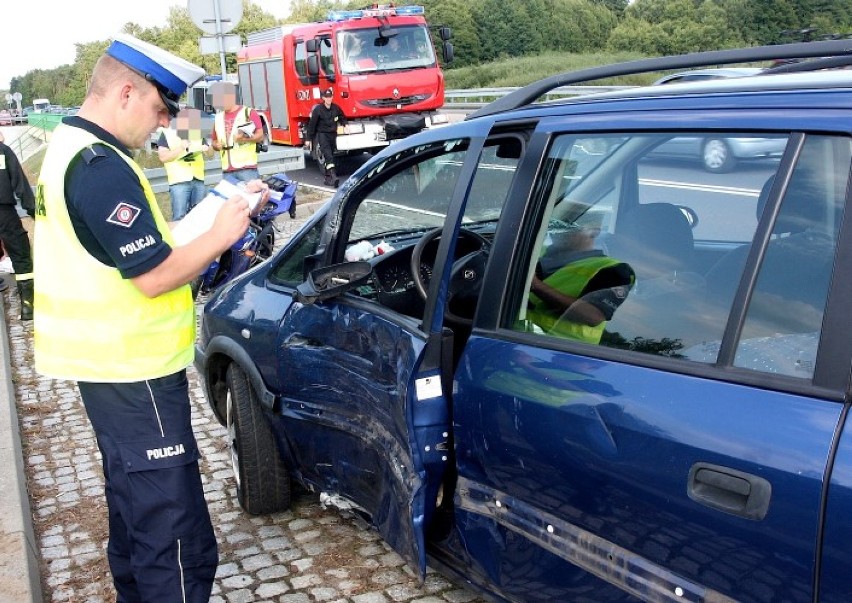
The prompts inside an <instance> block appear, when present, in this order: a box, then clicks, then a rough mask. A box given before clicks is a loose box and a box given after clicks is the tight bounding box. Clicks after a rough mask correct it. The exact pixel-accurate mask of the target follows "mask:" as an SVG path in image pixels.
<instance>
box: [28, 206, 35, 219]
mask: <svg viewBox="0 0 852 603" xmlns="http://www.w3.org/2000/svg"><path fill="white" fill-rule="evenodd" d="M27 215H28V216H29V217H30V218H33V219H35V207H31V208H29V209H27Z"/></svg>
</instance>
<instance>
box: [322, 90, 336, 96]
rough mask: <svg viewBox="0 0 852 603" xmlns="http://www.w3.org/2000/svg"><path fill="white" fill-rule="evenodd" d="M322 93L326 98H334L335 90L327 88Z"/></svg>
mask: <svg viewBox="0 0 852 603" xmlns="http://www.w3.org/2000/svg"><path fill="white" fill-rule="evenodd" d="M322 95H323V96H324V97H325V98H332V97H333V96H334V90H332V89H331V88H326V89H325V91H324V92H323V93H322Z"/></svg>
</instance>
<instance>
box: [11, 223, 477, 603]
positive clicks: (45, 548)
mask: <svg viewBox="0 0 852 603" xmlns="http://www.w3.org/2000/svg"><path fill="white" fill-rule="evenodd" d="M300 211H301V210H300ZM297 226H298V223H291V224H288V225H287V226H286V227H285V228H284V231H285V236H286V234H288V233H287V231H288V230H290V231H292V230H294V229H295V227H297ZM9 291H10V292H7V293H5V294H4V295H6V296H7V297H6V299H7V302H8V303H7V305H6V307H7V324H8V328H9V340H10V347H11V356H12V357H11V359H10V360H11V366H12V374H13V376H14V377H13V378H14V381H15V393H16V398H17V408H18V415H19V421H20V424H21V439H22V441H23V448H24V463H25V466H26V472H27V482H28V488H29V492H30V504H31V507H32V512H33V516H34V517H33V523H34V529H35V533H36V539H37V541H38V543H39V547H40V552H41V558H42V560H41V574H42V589H43V592H44V600H45V601H50V602H54V601H56V602H60V601H61V602H74V603H76V602H80V603H82V602H86V603H100V602H106V601H114V600H115V593H114V591H113V589H112V581H111V577H110V575H109V571H108V567H107V564H106V560H105V553H104V551H105V548H106V537H107V527H106V508H105V503H104V499H103V474H102V471H101V463H100V454H99V452H98V449H97V445H96V442H95V438H94V434H93V432H92V431H91V428H90V426H89V423H88V420H87V418H86V414H85V411H84V409H83V404H82V401H81V399H80V396H79V393H78V391H77V388H76V386H75V385H74V384H73V383H70V382H65V381H55V380H51V379H47V378H44V377H41V376H39V375H37V374H36V373H35V372H34V371H33V369H32V326H31V324H32V323H28V324H27V325H26V326H24V325H22V323H21V321H20V320H18V315H19V314H18V313H19V305H18V300H17V296H16V295H15V293H14V288H13V287H10V289H9ZM189 379H190V390H191V391H190V393H191V399H192V404H193V427H194V430H195V433H196V437H197V439H198V443H199V448H200V450H201V452H202V455H203V459H202V461H201V473H202V476H203V480H204V488H205V492H206V496H207V501H208V504H209V508H210V513H211V516H212V519H213V524H214V526H215V528H216V534H217V538H218V542H219V555H220V563H219V569H218V571H217V574H216V582H215V585H214V588H213V597H212V599H211V601H213V602H214V603H218V602H222V603H224V602H227V603H240V602H250V601H251V602H267V601H269V602H273V601H274V602H280V603H284V602H286V603H308V602H313V601H318V602H343V601H346V602H351V603H392V602H416V603H441V602H450V603H465V602H473V601H479V600H481V599H479V598H478V597H477V596H476V595H475V594H474V593H472V592H471V591H468V590H465V589H462V588H459V587H457V586H455V585H453V584H452V583H450V582H449V581H448V580H447V579H445V578H444V577H443V576H441V575H440V574H438V573H436V572H434V571H432V570H430V571H429V573H428V574H427V576H426V580H425V581H424V582H422V583H421V581H420V579H419V577H417V576H415V575H414V573H413V572H412V570H411V569H410V568H408V566H407V565H406V564H405V563H404V562H403V560H402V558H400V557H399V556H398V555H397V554H396V553H394V552H393V551H392V550H391V549H390V548H389V547H388V546H387V544H385V542H384V541H383V540H382V539H381V537H380V535H379V534H378V533H377V532H376V531H375V530H374V529H373V528H372V527H370V526H369V524H367V523H366V522H365V521H363V520H362V519H361V518H360V517H358V516H356V515H353V514H350V513H348V512H346V511H339V510H337V509H334V508H328V509H325V508H323V507H322V506H321V505H320V504H319V500H318V497H317V496H315V495H312V494H307V493H303V494H298V495H297V496H294V501H293V505H292V508H291V509H290V510H289V511H287V512H284V513H278V514H274V515H269V516H250V515H248V514H247V513H245V512H244V511H242V510H241V509H240V507H239V504H238V502H237V497H236V489H235V485H234V479H233V474H232V472H231V468H230V461H229V455H228V451H227V448H226V446H225V430H224V428H223V427H222V426H221V425H219V423H218V422H217V421H216V419H215V418H214V417H213V414H212V412H211V411H210V410H209V408H208V406H207V402H206V400H205V398H204V394H203V390H202V387H201V383H200V380H199V378H198V374H197V373H196V372H195V370H194V369H192V368H190V369H189Z"/></svg>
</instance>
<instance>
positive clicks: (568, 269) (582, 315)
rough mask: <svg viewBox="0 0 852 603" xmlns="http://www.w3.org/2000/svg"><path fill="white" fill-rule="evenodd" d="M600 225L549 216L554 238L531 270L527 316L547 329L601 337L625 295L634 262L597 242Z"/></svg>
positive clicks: (578, 336)
mask: <svg viewBox="0 0 852 603" xmlns="http://www.w3.org/2000/svg"><path fill="white" fill-rule="evenodd" d="M599 234H600V228H599V227H598V226H590V225H585V226H582V225H579V224H576V223H570V224H569V223H566V222H562V221H559V220H551V222H550V223H549V225H548V238H549V239H550V241H546V243H549V245H548V247H547V250H546V251H545V253H544V254H543V255H542V257H541V259H540V260H539V266H540V273H537V274H536V275H534V276H533V280H532V288H531V294H530V300H529V305H530V307H529V308H528V311H527V318H528V319H529V320H530V321H531V322H532V323H533V324H535V325H537V326H538V327H539V328H541V329H542V330H543V331H544V332H545V333H548V334H550V335H556V336H559V337H567V338H569V339H576V340H578V341H584V342H586V343H594V344H597V343H600V340H601V336H602V334H603V331H604V328H605V327H606V322H607V321H608V320H611V319H612V317H613V314H614V313H615V311H616V309H618V307H619V306H620V305H621V303H622V302H623V301H624V300H625V298H626V297H627V294H628V293H629V292H630V289H631V288H632V287H633V284H634V283H635V282H636V275H635V274H634V272H633V269H632V268H631V267H630V265H628V264H626V263H624V262H621V261H619V260H617V259H614V258H611V257H608V256H606V255H604V253H603V252H602V251H600V250H599V249H595V248H594V242H595V239H596V238H597V236H598V235H599Z"/></svg>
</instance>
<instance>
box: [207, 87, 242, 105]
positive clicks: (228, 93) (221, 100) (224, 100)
mask: <svg viewBox="0 0 852 603" xmlns="http://www.w3.org/2000/svg"><path fill="white" fill-rule="evenodd" d="M211 96H212V97H213V106H214V107H215V108H216V109H218V110H220V111H230V110H231V109H233V108H234V107H235V106H236V105H237V87H236V86H235V85H234V84H231V83H228V82H224V83H219V84H217V85H216V86H215V87H214V88H213V89H212V92H211Z"/></svg>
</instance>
